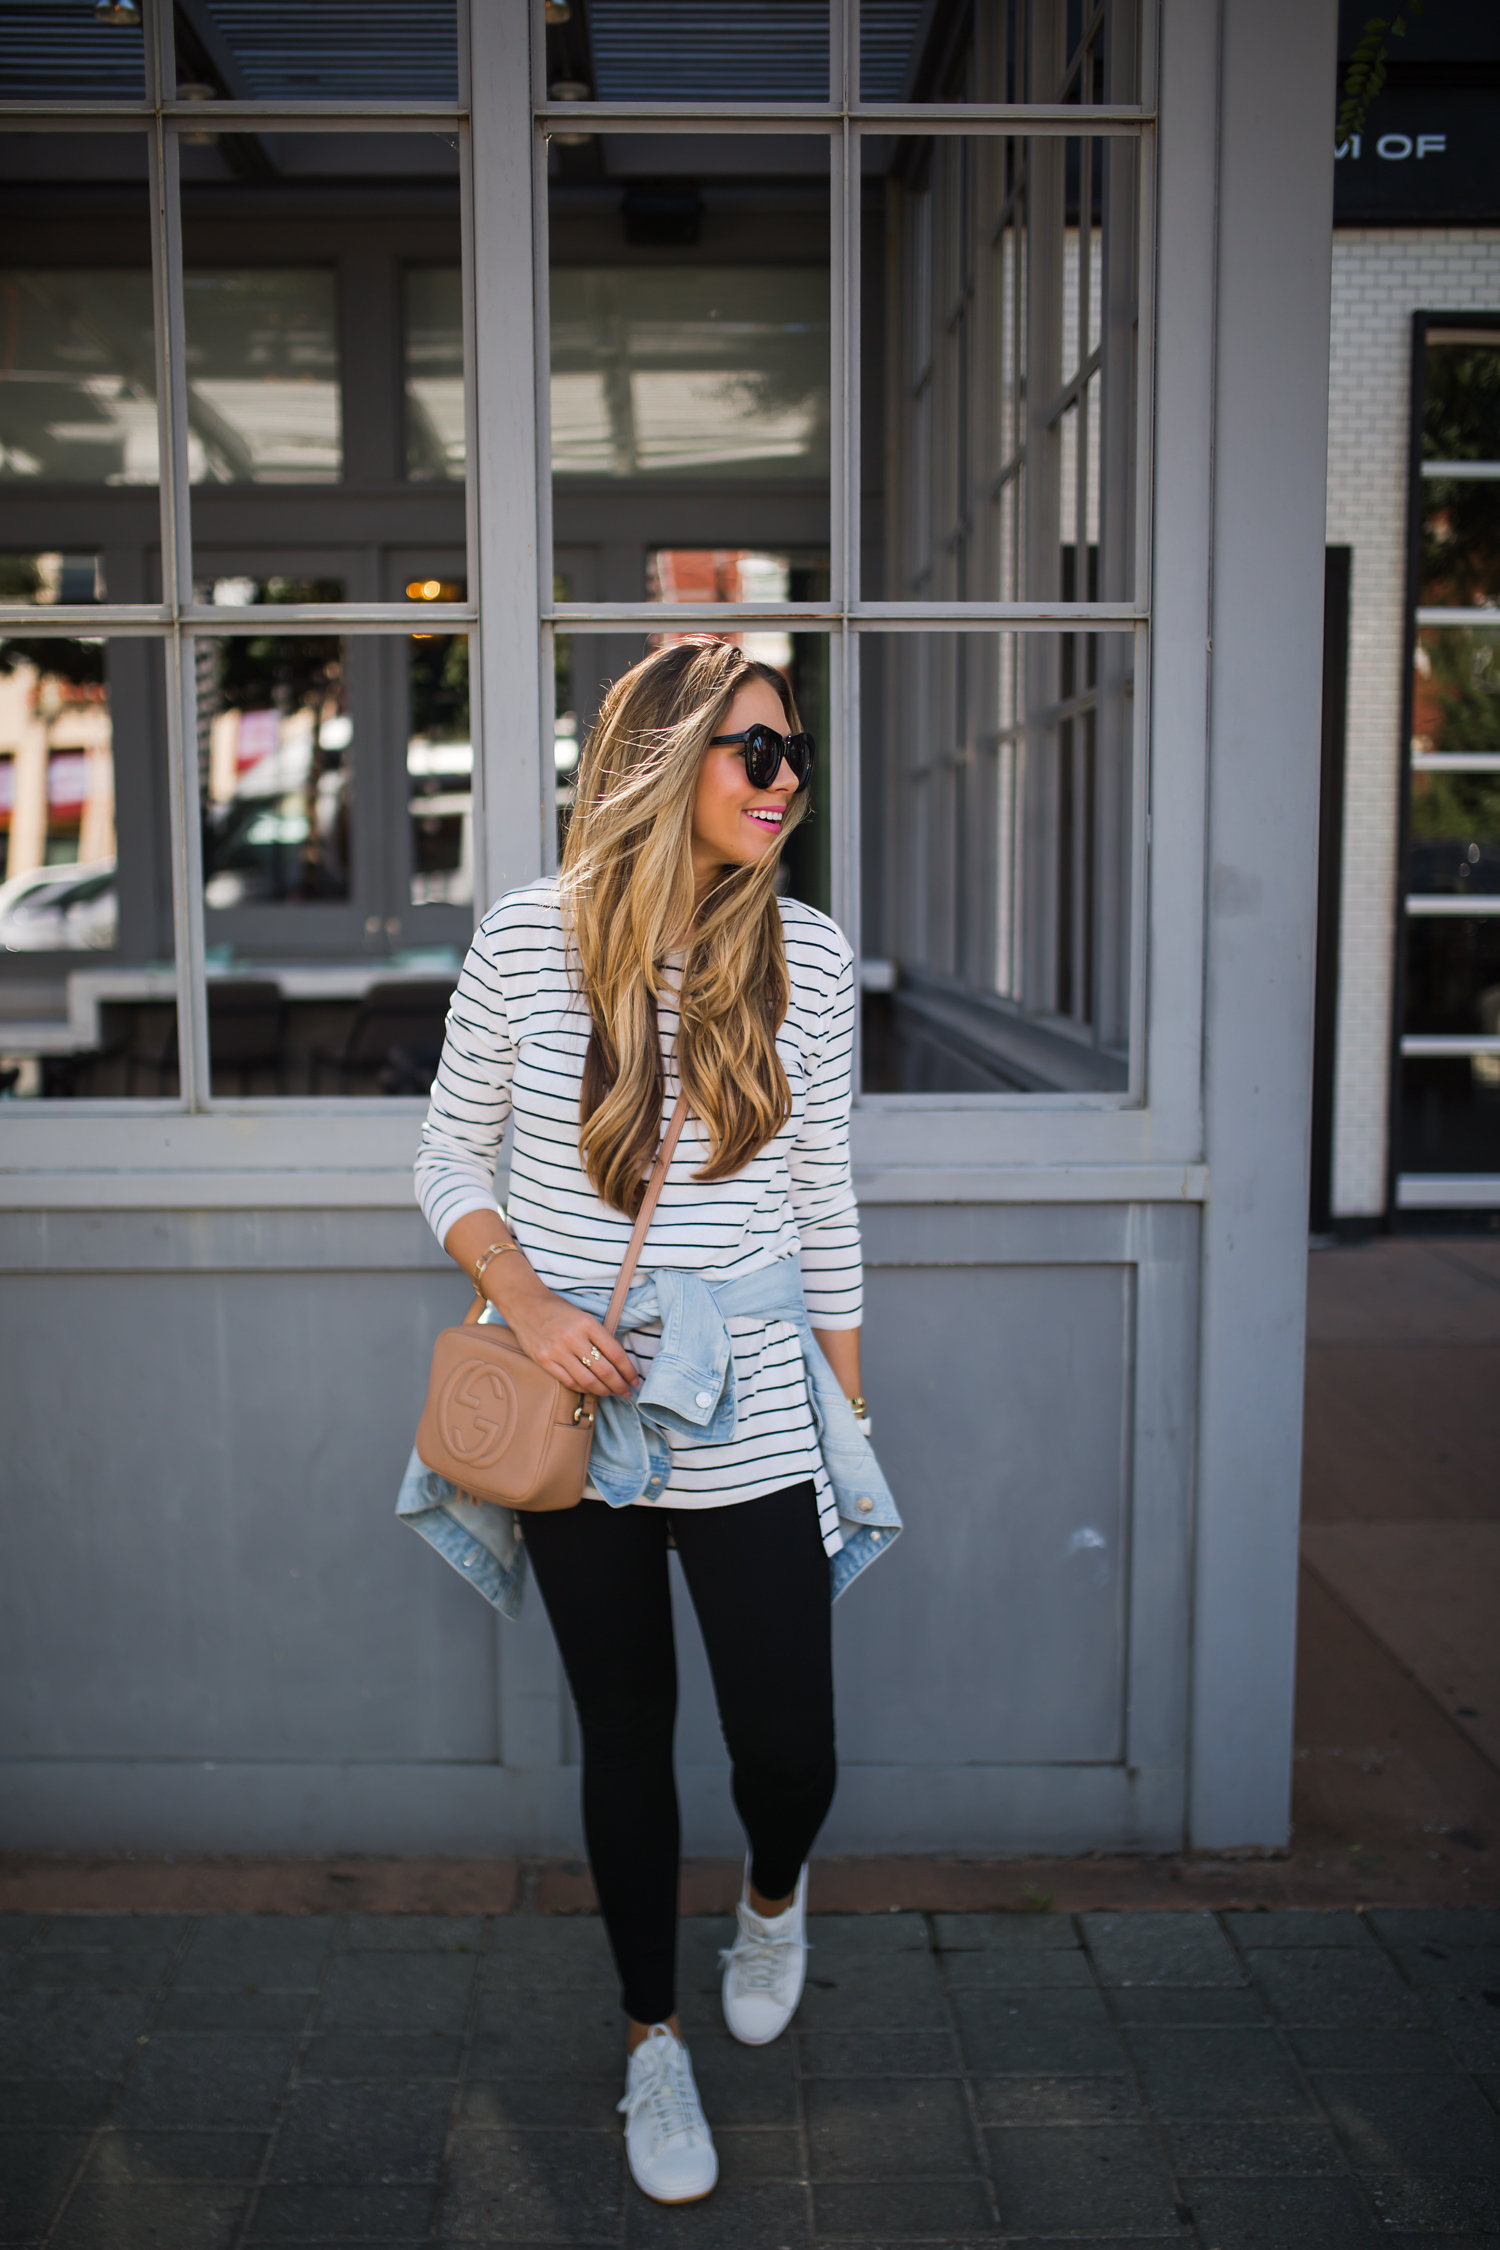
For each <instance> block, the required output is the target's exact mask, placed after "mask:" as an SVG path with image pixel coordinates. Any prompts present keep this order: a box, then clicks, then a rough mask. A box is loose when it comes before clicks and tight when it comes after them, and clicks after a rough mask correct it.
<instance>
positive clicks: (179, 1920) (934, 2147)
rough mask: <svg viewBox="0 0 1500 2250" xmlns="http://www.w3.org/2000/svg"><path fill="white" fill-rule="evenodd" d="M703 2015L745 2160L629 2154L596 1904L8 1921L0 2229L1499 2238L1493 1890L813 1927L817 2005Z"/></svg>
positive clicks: (707, 2237)
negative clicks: (704, 2169) (707, 2192)
mask: <svg viewBox="0 0 1500 2250" xmlns="http://www.w3.org/2000/svg"><path fill="white" fill-rule="evenodd" d="M729 1934H730V1930H729V1924H728V1923H727V1921H721V1920H719V1919H717V1918H707V1917H700V1918H694V1919H692V1920H690V1921H688V1922H687V1923H686V1924H685V1926H684V1944H683V1974H682V2014H683V2018H684V2023H685V2026H686V2028H687V2030H688V2033H689V2037H690V2040H691V2045H692V2052H693V2059H694V2064H695V2067H696V2069H697V2073H698V2077H699V2082H700V2085H701V2088H702V2091H703V2095H704V2101H705V2106H706V2108H707V2110H708V2114H709V2117H710V2120H711V2122H712V2124H713V2126H714V2128H715V2133H716V2137H717V2140H718V2145H719V2150H720V2157H721V2163H722V2183H721V2186H720V2188H719V2190H718V2192H717V2193H716V2194H715V2195H714V2196H713V2197H712V2198H710V2199H709V2200H708V2201H707V2202H705V2203H703V2204H700V2205H696V2206H694V2207H692V2208H691V2209H685V2210H680V2211H667V2210H663V2209H662V2208H660V2207H659V2206H657V2205H654V2204H651V2203H648V2202H647V2201H646V2200H645V2199H644V2198H643V2197H641V2196H640V2195H639V2194H638V2193H637V2191H636V2190H635V2189H634V2188H633V2186H632V2185H631V2184H630V2182H629V2180H628V2178H627V2176H626V2174H625V2170H624V2166H623V2158H622V2142H621V2137H620V2121H619V2119H618V2118H617V2116H616V2114H615V2110H614V2103H615V2101H616V2098H617V2096H618V2094H619V2091H620V2084H621V2063H620V2056H621V2023H620V2018H619V2014H618V2010H617V2004H616V1998H615V1991H614V1980H613V1976H612V1972H611V1968H610V1963H609V1960H608V1956H607V1953H606V1950H605V1946H604V1942H603V1936H602V1931H601V1928H600V1925H599V1923H598V1921H597V1920H596V1919H594V1918H592V1917H585V1916H575V1917H560V1916H559V1917H543V1916H527V1915H515V1916H505V1917H491V1918H484V1917H470V1918H464V1917H446V1918H441V1919H440V1918H427V1917H413V1916H406V1917H376V1916H347V1917H311V1916H302V1917H259V1916H201V1917H196V1918H195V1917H173V1916H156V1915H135V1916H124V1917H119V1918H108V1917H79V1916H72V1917H57V1918H54V1919H50V1920H49V1919H45V1918H30V1917H25V1916H17V1917H10V1918H8V1919H7V1921H6V1924H5V1926H4V1931H3V1935H4V1938H5V1941H6V1943H7V1945H8V1948H9V1950H8V1952H7V1953H6V1955H5V1957H4V1969H5V1982H6V1985H7V1987H8V1989H7V1991H6V1992H5V1994H4V2002H5V2008H4V2013H5V2017H6V2022H7V2029H6V2032H5V2035H4V2041H5V2043H4V2046H3V2048H0V2076H3V2078H4V2080H5V2084H4V2086H3V2089H0V2091H3V2099H4V2114H3V2138H0V2183H3V2184H0V2210H3V2212H4V2227H3V2229H0V2235H3V2239H4V2240H5V2241H6V2242H7V2243H10V2244H35V2245H42V2244H46V2245H47V2246H48V2250H146V2246H147V2245H151V2246H152V2250H237V2246H239V2245H242V2244H245V2245H248V2244H256V2245H261V2244H265V2245H270V2244H292V2243H302V2244H318V2245H331V2244H334V2243H376V2242H379V2243H384V2244H386V2245H388V2246H389V2245H396V2244H408V2245H415V2244H418V2243H427V2244H434V2243H436V2244H451V2245H457V2244H471V2243H477V2242H485V2243H491V2244H538V2245H539V2244H542V2243H548V2244H552V2245H554V2246H555V2245H578V2246H580V2250H581V2246H583V2245H596V2244H597V2245H603V2244H609V2245H616V2246H620V2245H627V2246H640V2250H648V2246H650V2250H655V2246H657V2245H665V2244H676V2243H681V2244H684V2245H689V2244H703V2245H712V2246H714V2250H811V2246H812V2245H814V2244H819V2245H821V2244H825V2243H826V2244H834V2243H839V2244H843V2245H845V2246H848V2250H852V2246H854V2245H864V2246H865V2250H876V2246H877V2245H890V2244H896V2243H908V2242H912V2243H915V2242H917V2241H926V2242H929V2243H931V2242H941V2243H943V2244H947V2245H950V2246H951V2250H960V2246H961V2245H964V2244H978V2243H998V2242H1004V2243H1007V2244H1009V2245H1011V2246H1012V2250H1019V2246H1020V2245H1023V2244H1026V2245H1030V2244H1037V2245H1040V2244H1041V2243H1043V2242H1059V2241H1062V2242H1092V2243H1094V2244H1095V2245H1104V2244H1116V2245H1123V2244H1124V2243H1125V2242H1126V2241H1127V2240H1128V2241H1130V2242H1131V2243H1133V2244H1137V2245H1140V2244H1157V2245H1165V2244H1168V2243H1170V2244H1176V2245H1195V2246H1197V2250H1355V2246H1364V2245H1374V2244H1377V2243H1383V2244H1386V2245H1391V2246H1400V2250H1429V2246H1431V2250H1435V2246H1436V2245H1437V2244H1438V2243H1442V2244H1444V2245H1445V2246H1446V2250H1461V2246H1462V2245H1465V2244H1473V2245H1478V2244H1480V2243H1482V2242H1490V2243H1493V2242H1494V2240H1495V2238H1496V2236H1497V2234H1500V2118H1497V2115H1496V2103H1497V2100H1500V1913H1495V1912H1483V1911H1480V1910H1476V1909H1450V1910H1421V1909H1397V1910H1390V1911H1379V1910H1376V1911H1372V1912H1369V1913H1366V1914H1363V1915H1358V1914H1354V1913H1339V1912H1328V1913H1314V1912H1266V1913H1252V1914H1236V1913H1226V1914H1221V1915H1212V1914H1205V1913H1176V1914H1172V1913H1132V1914H1093V1915H1084V1916H1079V1917H1076V1918H1074V1917H1069V1916H1066V1915H1059V1914H1047V1913H1038V1914H1030V1915H1026V1914H1009V1915H945V1914H934V1915H922V1914H891V1915H863V1916H842V1915H831V1916H821V1917H817V1918H816V1919H815V1921H814V1926H813V1941H814V1945H815V1947H816V1950H815V1952H814V1954H813V1956H812V1973H811V1981H810V1983H809V1987H808V1991H807V1994H806V1997H805V1999H804V2002H803V2006H802V2009H801V2011H800V2014H799V2016H798V2018H797V2022H796V2026H795V2028H794V2029H793V2030H792V2031H791V2032H790V2033H788V2034H787V2035H786V2037H784V2038H783V2039H782V2040H780V2041H779V2042H778V2043H777V2044H776V2045H775V2046H773V2047H770V2048H763V2049H754V2050H752V2049H747V2048H742V2047H738V2046H736V2045H735V2044H734V2043H733V2042H732V2041H731V2040H730V2039H729V2038H728V2037H727V2036H726V2034H725V2033H724V2030H723V2028H722V2023H721V2019H720V2016H719V2008H718V1962H717V1948H718V1946H719V1945H720V1944H721V1943H723V1942H725V1941H726V1940H727V1938H728V1936H729Z"/></svg>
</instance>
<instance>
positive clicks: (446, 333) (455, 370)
mask: <svg viewBox="0 0 1500 2250" xmlns="http://www.w3.org/2000/svg"><path fill="white" fill-rule="evenodd" d="M403 351H404V358H405V367H406V473H407V475H408V476H409V477H411V478H413V479H414V480H415V481H417V482H431V481H433V480H434V479H452V480H454V481H457V480H461V479H462V477H463V473H464V322H463V290H462V283H461V276H460V272H459V268H458V267H457V266H414V267H412V268H411V269H410V271H409V272H408V273H407V276H406V293H405V304H404V319H403Z"/></svg>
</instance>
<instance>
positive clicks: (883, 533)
mask: <svg viewBox="0 0 1500 2250" xmlns="http://www.w3.org/2000/svg"><path fill="white" fill-rule="evenodd" d="M878 147H879V154H880V162H881V165H882V168H883V169H884V171H885V174H886V179H887V184H888V195H889V201H888V203H885V202H881V201H878V200H875V199H872V198H871V197H870V196H869V195H868V194H867V196H866V200H865V206H864V235H865V257H864V265H865V274H866V295H867V297H869V296H870V295H872V294H873V292H874V289H875V277H877V276H878V277H879V285H880V287H881V288H883V290H884V293H885V299H886V302H887V304H888V305H889V307H890V312H891V316H892V317H891V318H890V319H889V322H888V333H889V335H890V337H891V340H892V348H891V353H890V356H889V359H888V360H883V359H882V357H881V355H880V354H878V353H877V352H876V351H875V350H874V349H873V348H872V347H871V344H870V342H869V341H868V340H867V345H866V349H865V352H864V356H863V362H862V365H863V384H864V391H865V399H866V413H865V421H864V432H865V448H864V453H865V458H864V465H863V483H864V489H865V494H866V503H865V505H866V515H867V522H866V529H865V541H864V558H863V585H864V589H865V591H866V593H867V594H869V595H871V596H873V597H876V598H885V599H888V600H921V601H938V600H942V601H969V600H985V601H1058V600H1063V601H1069V600H1073V601H1083V600H1088V601H1098V600H1105V601H1127V600H1129V599H1130V598H1131V593H1132V587H1133V581H1134V572H1133V545H1134V506H1135V493H1134V470H1133V437H1134V415H1135V398H1136V386H1137V382H1138V380H1139V376H1138V368H1137V352H1138V341H1139V327H1138V297H1139V286H1140V283H1139V274H1138V270H1137V239H1138V237H1137V224H1136V195H1137V188H1138V173H1139V162H1138V155H1137V151H1136V148H1135V144H1134V143H1133V142H1132V141H1130V140H1119V139H1113V140H1104V139H1094V140H1089V139H1078V140H1073V139H1068V140H1051V139H1040V138H1034V139H1011V138H1001V137H993V136H985V137H983V138H980V137H975V138H973V139H969V138H966V137H955V138H951V139H939V140H923V139H921V138H920V137H910V138H903V139H895V138H893V139H890V140H883V141H882V142H881V143H879V144H878Z"/></svg>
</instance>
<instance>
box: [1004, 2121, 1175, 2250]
mask: <svg viewBox="0 0 1500 2250" xmlns="http://www.w3.org/2000/svg"><path fill="white" fill-rule="evenodd" d="M985 2140H986V2142H987V2144H988V2147H989V2156H990V2172H991V2175H992V2177H993V2179H994V2183H995V2196H996V2200H997V2201H998V2203H999V2205H1000V2223H1001V2225H1002V2226H1003V2227H1005V2228H1006V2229H1007V2230H1008V2231H1009V2232H1010V2233H1028V2232H1035V2233H1038V2234H1065V2233H1079V2232H1083V2231H1087V2232H1089V2233H1094V2232H1098V2231H1102V2230H1103V2229H1104V2228H1106V2227H1108V2228H1111V2229H1116V2228H1117V2229H1119V2230H1120V2231H1121V2232H1124V2231H1126V2230H1130V2231H1135V2230H1140V2231H1142V2232H1147V2231H1149V2232H1152V2233H1161V2232H1165V2231H1166V2230H1168V2229H1169V2228H1171V2227H1173V2226H1175V2225H1176V2224H1177V2216H1176V2213H1177V2196H1176V2191H1175V2190H1174V2188H1173V2185H1172V2176H1171V2174H1170V2173H1169V2172H1168V2170H1167V2167H1166V2164H1165V2162H1164V2161H1163V2159H1162V2156H1161V2152H1160V2150H1159V2149H1158V2147H1157V2145H1156V2140H1155V2136H1154V2135H1153V2134H1152V2133H1151V2132H1150V2131H1149V2130H1147V2129H1146V2128H1145V2127H1143V2126H1138V2125H1092V2126H1090V2125H1077V2126H1073V2127H1070V2128H1069V2129H1067V2130H1065V2131H1061V2132H1059V2131H1056V2130H1049V2129H1046V2128H1040V2127H1018V2128H1014V2129H1011V2130H1008V2131H1005V2132H996V2131H991V2132H988V2133H986V2135H985Z"/></svg>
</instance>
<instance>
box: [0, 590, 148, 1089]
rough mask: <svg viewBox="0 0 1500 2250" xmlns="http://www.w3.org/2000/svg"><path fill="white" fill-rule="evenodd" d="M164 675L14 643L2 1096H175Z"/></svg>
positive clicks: (143, 653) (1, 860)
mask: <svg viewBox="0 0 1500 2250" xmlns="http://www.w3.org/2000/svg"><path fill="white" fill-rule="evenodd" d="M36 560H37V561H38V562H39V563H40V564H41V566H42V567H43V569H44V570H45V569H46V568H47V567H48V566H49V565H51V564H53V563H56V562H58V561H60V558H54V557H40V558H36ZM161 667H162V651H161V648H160V646H159V644H157V643H155V642H147V641H118V640H117V641H106V640H62V639H52V638H44V637H41V636H38V637H37V638H35V639H28V638H26V637H25V636H15V637H13V638H11V639H8V640H3V641H0V853H3V857H0V875H3V880H0V1096H4V1097H8V1098H25V1097H28V1096H38V1095H40V1096H46V1097H50V1098H75V1099H76V1098H82V1099H88V1098H105V1097H108V1098H118V1097H119V1096H120V1095H135V1096H144V1097H149V1096H153V1095H163V1094H165V1095H171V1094H175V1092H176V1090H177V1043H176V1042H177V1017H176V1005H175V997H174V995H175V984H174V971H173V966H172V962H173V945H172V900H171V877H170V872H169V862H168V859H167V853H166V848H165V847H166V818H167V779H166V761H165V753H164V746H163V727H162V713H163V709H164V705H163V700H162V687H163V683H162V671H161Z"/></svg>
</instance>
